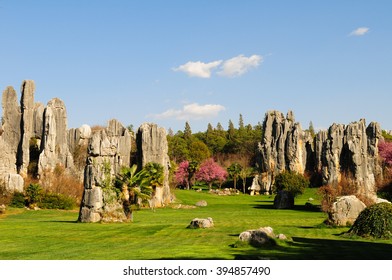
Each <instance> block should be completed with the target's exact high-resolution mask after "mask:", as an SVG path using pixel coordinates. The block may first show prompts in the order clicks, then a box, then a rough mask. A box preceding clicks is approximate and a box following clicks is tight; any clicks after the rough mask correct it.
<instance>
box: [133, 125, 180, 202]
mask: <svg viewBox="0 0 392 280" xmlns="http://www.w3.org/2000/svg"><path fill="white" fill-rule="evenodd" d="M136 144H137V151H138V166H139V169H141V168H142V167H144V166H145V165H146V164H147V163H149V162H155V163H159V164H160V165H162V166H163V170H164V182H163V186H162V187H158V188H156V189H155V190H154V193H155V194H154V197H153V199H152V200H151V206H152V207H161V206H163V205H167V204H168V203H170V202H171V199H172V197H171V193H170V187H169V168H170V159H169V156H168V145H167V135H166V130H165V129H164V128H162V127H158V126H157V125H156V124H152V123H144V124H142V125H141V126H140V127H139V129H138V132H137V135H136Z"/></svg>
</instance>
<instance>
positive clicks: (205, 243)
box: [0, 189, 392, 260]
mask: <svg viewBox="0 0 392 280" xmlns="http://www.w3.org/2000/svg"><path fill="white" fill-rule="evenodd" d="M176 197H177V201H176V203H177V206H178V205H179V204H181V205H194V204H195V203H196V202H197V201H199V200H202V199H203V200H206V201H207V202H208V206H207V207H199V208H195V209H185V208H179V209H176V208H171V207H167V208H163V209H155V210H154V211H153V210H141V211H138V212H136V213H135V215H134V222H133V223H123V224H101V223H98V224H82V223H76V220H77V217H78V211H58V210H40V211H28V210H24V209H9V210H8V211H7V213H6V214H3V215H1V216H0V259H2V260H9V259H10V260H29V259H35V260H49V259H55V260H64V259H66V260H74V259H76V260H84V259H90V260H97V259H99V260H122V259H130V260H136V259H307V260H309V259H331V260H333V259H392V240H369V239H362V238H348V237H346V236H344V235H342V233H344V232H346V231H347V230H348V228H333V227H326V226H324V225H323V223H322V222H323V220H325V218H326V215H325V214H324V213H322V212H319V211H314V210H313V211H312V210H306V209H305V207H304V204H305V202H306V201H307V199H308V198H309V197H313V198H316V194H315V190H314V189H309V190H307V191H306V193H305V194H304V195H302V196H301V197H299V198H298V199H297V200H296V208H295V209H293V210H275V209H273V208H272V204H273V198H272V197H268V196H248V195H238V196H216V195H211V194H207V193H197V192H195V191H184V190H178V191H176ZM313 203H317V199H316V200H315V201H314V202H313ZM196 217H197V218H207V217H212V218H213V220H214V223H215V227H214V228H211V229H197V230H195V229H187V228H186V227H187V226H188V224H189V222H190V221H191V220H192V219H193V218H196ZM265 226H271V227H272V228H273V229H274V232H275V233H276V234H278V233H283V234H285V235H286V236H288V237H289V238H290V240H289V241H286V242H278V245H277V246H275V247H269V248H254V247H251V246H249V245H246V246H234V245H235V244H236V242H237V240H238V235H239V234H240V233H241V232H242V231H245V230H248V229H255V228H259V227H265Z"/></svg>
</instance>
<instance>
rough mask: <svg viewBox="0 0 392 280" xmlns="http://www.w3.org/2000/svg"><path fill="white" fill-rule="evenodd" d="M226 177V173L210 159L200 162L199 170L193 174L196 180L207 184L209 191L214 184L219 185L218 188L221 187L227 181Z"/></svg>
mask: <svg viewBox="0 0 392 280" xmlns="http://www.w3.org/2000/svg"><path fill="white" fill-rule="evenodd" d="M227 176H228V174H227V171H226V170H225V169H224V168H223V167H221V166H220V165H219V164H217V163H216V162H215V161H214V159H212V158H210V159H207V160H205V161H204V162H202V163H201V165H200V168H199V170H198V171H197V172H196V174H195V177H196V180H198V181H202V182H205V183H207V184H208V187H209V188H210V189H211V188H212V184H213V183H215V182H217V183H219V186H221V185H222V183H223V182H224V181H225V180H226V179H227Z"/></svg>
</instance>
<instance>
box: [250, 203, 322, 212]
mask: <svg viewBox="0 0 392 280" xmlns="http://www.w3.org/2000/svg"><path fill="white" fill-rule="evenodd" d="M252 207H253V208H254V209H275V210H277V211H286V210H294V211H302V212H322V211H321V207H319V206H318V205H294V207H293V208H290V209H276V208H275V207H274V204H273V202H272V203H271V204H253V205H252Z"/></svg>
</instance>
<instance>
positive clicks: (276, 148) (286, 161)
mask: <svg viewBox="0 0 392 280" xmlns="http://www.w3.org/2000/svg"><path fill="white" fill-rule="evenodd" d="M263 131H264V134H263V139H262V142H261V144H260V145H259V150H260V153H261V158H262V160H261V169H262V171H263V172H265V174H263V175H262V176H263V177H264V178H265V182H266V186H265V188H266V190H267V191H268V192H269V191H271V186H272V184H273V182H274V180H275V176H276V175H278V174H279V173H281V172H282V171H285V170H288V171H295V172H298V173H300V174H303V173H304V172H305V168H306V147H305V133H304V132H303V130H302V128H301V125H300V124H299V123H296V122H295V119H294V114H293V113H292V112H291V111H290V112H288V113H287V116H286V118H285V117H284V115H283V114H282V113H280V112H278V111H270V112H267V113H266V115H265V119H264V123H263Z"/></svg>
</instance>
